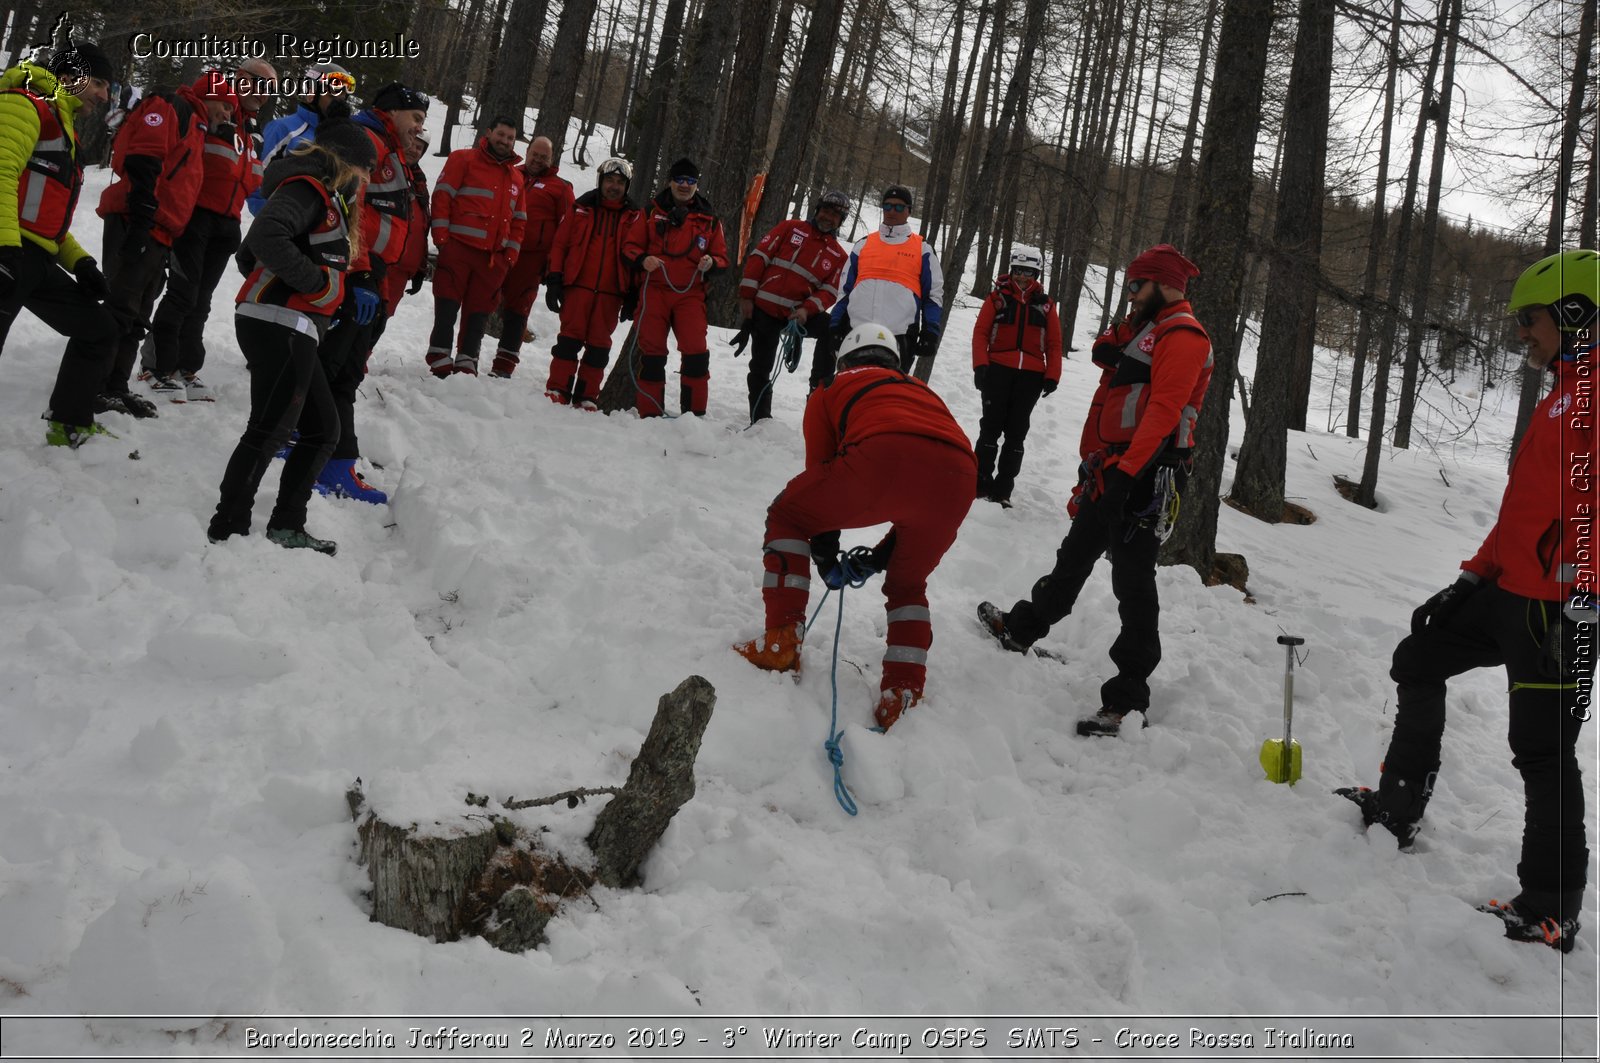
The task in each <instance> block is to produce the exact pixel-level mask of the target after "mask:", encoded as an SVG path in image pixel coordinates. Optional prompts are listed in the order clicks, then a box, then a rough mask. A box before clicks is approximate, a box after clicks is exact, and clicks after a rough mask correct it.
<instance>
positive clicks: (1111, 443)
mask: <svg viewBox="0 0 1600 1063" xmlns="http://www.w3.org/2000/svg"><path fill="white" fill-rule="evenodd" d="M1102 341H1110V342H1116V343H1122V344H1123V345H1124V346H1123V348H1122V352H1121V354H1120V356H1118V357H1116V358H1115V361H1114V362H1110V363H1109V364H1108V361H1107V360H1103V359H1102V357H1101V356H1100V355H1098V354H1097V355H1096V356H1095V359H1094V360H1095V363H1096V364H1098V365H1100V366H1101V367H1102V369H1103V371H1102V372H1101V374H1100V386H1099V387H1098V388H1097V389H1096V390H1095V393H1094V399H1093V400H1092V401H1091V402H1090V404H1089V417H1088V419H1087V421H1086V422H1085V424H1084V426H1083V438H1082V440H1081V442H1080V444H1079V450H1080V452H1081V454H1082V456H1084V457H1088V456H1089V455H1090V454H1092V453H1094V452H1095V451H1105V452H1106V453H1108V454H1110V455H1113V456H1114V457H1115V461H1114V462H1110V461H1108V462H1107V468H1109V467H1110V466H1111V465H1112V464H1115V465H1117V466H1118V467H1120V468H1121V469H1122V471H1123V472H1126V473H1127V474H1128V475H1130V476H1133V477H1136V478H1137V477H1138V476H1140V475H1141V474H1142V473H1143V472H1144V471H1145V470H1146V469H1147V468H1148V467H1149V466H1150V465H1151V464H1152V463H1153V462H1155V461H1156V460H1157V459H1159V458H1167V459H1169V460H1183V459H1184V458H1186V457H1187V456H1188V453H1189V449H1190V448H1191V447H1192V446H1193V445H1194V426H1195V422H1196V420H1197V419H1198V418H1199V416H1200V407H1201V405H1202V403H1203V402H1204V401H1205V395H1206V386H1207V385H1208V384H1210V383H1211V367H1212V362H1213V359H1212V356H1211V338H1210V337H1209V336H1208V335H1207V334H1206V331H1205V328H1204V327H1203V326H1201V324H1200V322H1199V321H1197V320H1195V316H1194V311H1193V309H1192V308H1191V307H1190V305H1189V302H1188V300H1186V299H1185V300H1180V301H1178V302H1176V303H1169V304H1168V305H1167V306H1165V307H1163V308H1162V310H1161V313H1160V314H1158V315H1157V316H1156V320H1155V321H1154V322H1152V323H1150V324H1149V325H1147V326H1145V327H1144V328H1141V329H1139V330H1137V331H1134V330H1133V329H1132V327H1131V326H1129V325H1128V324H1127V323H1126V322H1122V323H1119V324H1117V325H1116V326H1114V327H1113V328H1112V329H1110V330H1109V331H1108V332H1106V333H1105V334H1104V335H1103V336H1101V337H1100V339H1099V340H1097V341H1096V343H1097V344H1099V343H1100V342H1102Z"/></svg>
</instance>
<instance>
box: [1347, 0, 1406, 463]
mask: <svg viewBox="0 0 1600 1063" xmlns="http://www.w3.org/2000/svg"><path fill="white" fill-rule="evenodd" d="M1403 11H1404V0H1394V13H1393V15H1392V16H1391V17H1390V29H1389V62H1388V65H1387V69H1386V72H1385V74H1384V85H1383V126H1382V132H1381V133H1380V134H1379V139H1378V186H1377V192H1376V193H1375V196H1374V199H1373V203H1372V231H1371V233H1369V234H1368V236H1367V265H1366V269H1365V270H1364V271H1363V272H1362V274H1361V298H1362V303H1361V309H1360V312H1359V313H1360V316H1359V319H1358V321H1357V324H1356V347H1355V355H1354V360H1353V361H1352V363H1351V369H1350V403H1349V410H1348V413H1347V414H1346V419H1345V426H1344V432H1345V435H1347V436H1349V437H1350V438H1351V439H1359V438H1360V437H1361V389H1362V388H1363V387H1364V386H1365V377H1366V371H1367V347H1368V346H1369V345H1370V344H1371V343H1372V301H1373V300H1374V299H1376V298H1377V294H1378V264H1379V260H1380V259H1381V258H1382V257H1383V244H1384V242H1385V240H1386V239H1387V234H1388V223H1389V212H1388V209H1387V208H1386V207H1385V205H1384V203H1385V199H1384V197H1385V196H1386V195H1387V194H1388V191H1389V151H1390V146H1391V144H1392V143H1393V140H1394V137H1393V136H1392V133H1393V130H1394V90H1395V79H1396V73H1397V71H1398V70H1399V69H1400V18H1401V15H1402V13H1403Z"/></svg>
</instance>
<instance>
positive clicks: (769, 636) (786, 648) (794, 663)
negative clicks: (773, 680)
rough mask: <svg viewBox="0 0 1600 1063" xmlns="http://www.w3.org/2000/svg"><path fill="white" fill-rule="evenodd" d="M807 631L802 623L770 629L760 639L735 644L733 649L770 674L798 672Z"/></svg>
mask: <svg viewBox="0 0 1600 1063" xmlns="http://www.w3.org/2000/svg"><path fill="white" fill-rule="evenodd" d="M805 631H806V629H805V625H804V624H800V623H794V624H785V625H784V626H783V627H774V628H768V629H767V633H766V634H765V635H762V636H761V637H760V638H758V639H751V640H750V641H749V642H736V643H734V644H733V649H734V652H735V653H737V654H739V656H741V657H743V658H744V659H745V660H747V661H749V662H750V663H751V664H753V665H755V666H756V667H757V668H761V669H764V670H766V671H768V672H797V671H799V670H800V640H801V639H803V638H804V637H805Z"/></svg>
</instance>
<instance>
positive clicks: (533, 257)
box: [500, 251, 550, 317]
mask: <svg viewBox="0 0 1600 1063" xmlns="http://www.w3.org/2000/svg"><path fill="white" fill-rule="evenodd" d="M549 257H550V256H549V255H548V254H539V253H537V252H534V251H524V252H523V253H522V254H521V255H520V256H519V257H518V258H517V260H516V261H515V262H513V263H512V264H511V272H509V273H507V274H506V279H505V284H504V285H503V286H502V287H501V289H500V301H501V303H502V304H503V305H502V309H504V310H506V311H507V312H508V313H512V314H516V315H517V316H518V317H527V316H528V312H529V311H530V310H532V309H533V301H534V299H535V298H536V297H537V296H538V294H539V282H540V281H542V280H544V268H545V264H546V261H547V260H548V259H549Z"/></svg>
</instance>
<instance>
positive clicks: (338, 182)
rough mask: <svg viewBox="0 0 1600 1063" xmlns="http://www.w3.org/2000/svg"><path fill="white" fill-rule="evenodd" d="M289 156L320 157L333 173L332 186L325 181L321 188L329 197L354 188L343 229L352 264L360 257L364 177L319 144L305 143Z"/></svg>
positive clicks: (340, 157) (342, 159)
mask: <svg viewBox="0 0 1600 1063" xmlns="http://www.w3.org/2000/svg"><path fill="white" fill-rule="evenodd" d="M289 154H290V155H320V156H322V161H323V162H324V163H326V164H327V166H328V168H329V169H331V170H332V171H333V184H332V186H331V187H330V186H329V184H328V182H327V181H323V183H322V186H323V187H324V188H326V189H327V190H328V194H329V195H330V196H334V195H340V194H342V190H343V189H346V188H349V187H350V186H351V185H354V186H356V191H355V192H354V193H353V194H352V196H351V199H352V201H353V206H352V208H351V211H350V217H349V218H348V219H346V223H345V228H346V229H348V230H349V234H350V261H351V262H354V261H355V260H356V259H358V258H360V257H361V186H362V185H364V184H366V181H367V179H366V177H365V176H364V175H363V174H362V173H361V171H360V170H358V169H356V168H355V167H354V166H351V165H350V164H349V163H348V162H346V161H345V160H344V158H343V157H342V156H340V155H338V154H337V153H335V152H332V151H329V150H328V149H327V148H325V147H323V146H322V145H321V144H317V143H315V142H307V143H305V144H302V145H301V146H300V147H298V148H295V149H294V150H293V151H291V152H290V153H289Z"/></svg>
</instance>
